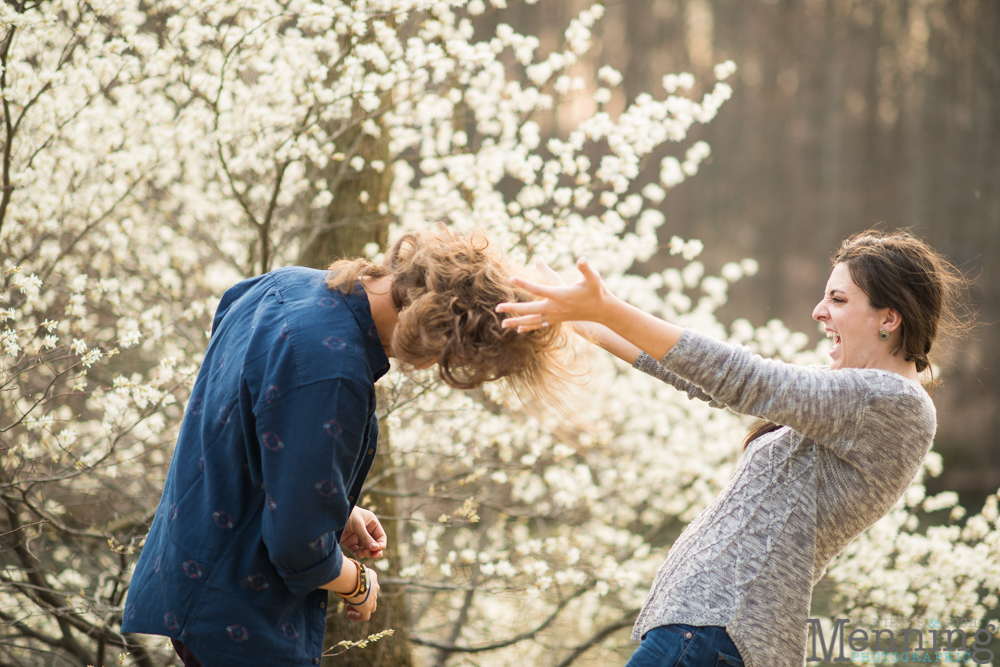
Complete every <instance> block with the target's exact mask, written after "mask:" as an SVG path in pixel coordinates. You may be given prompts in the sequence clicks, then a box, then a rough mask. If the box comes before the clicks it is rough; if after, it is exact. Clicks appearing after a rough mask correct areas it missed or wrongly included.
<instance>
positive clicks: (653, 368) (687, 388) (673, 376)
mask: <svg viewBox="0 0 1000 667" xmlns="http://www.w3.org/2000/svg"><path fill="white" fill-rule="evenodd" d="M632 368H635V369H636V370H640V371H642V372H643V373H645V374H646V375H650V376H652V377H654V378H656V379H657V380H659V381H660V382H665V383H667V384H669V385H670V386H671V387H673V388H675V389H679V390H680V391H683V392H684V393H686V394H687V395H688V398H690V399H692V400H694V399H698V400H699V401H706V402H707V403H708V404H709V405H710V406H712V407H713V408H724V407H726V406H725V405H724V404H723V403H720V402H719V401H717V400H715V399H714V398H712V397H711V396H709V395H708V394H706V393H705V392H704V391H702V390H701V388H700V387H698V386H697V385H696V384H694V383H693V382H688V381H687V380H685V379H684V378H682V377H681V376H679V375H677V373H673V372H671V371H668V370H667V369H666V368H664V367H663V366H661V365H660V364H659V362H657V361H656V359H654V358H653V357H651V356H649V355H648V354H646V353H645V352H641V353H639V356H638V357H637V358H636V360H635V361H634V362H632Z"/></svg>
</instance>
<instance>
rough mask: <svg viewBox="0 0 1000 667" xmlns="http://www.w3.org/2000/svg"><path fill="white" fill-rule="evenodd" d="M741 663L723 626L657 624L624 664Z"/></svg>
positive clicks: (705, 666)
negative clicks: (658, 625)
mask: <svg viewBox="0 0 1000 667" xmlns="http://www.w3.org/2000/svg"><path fill="white" fill-rule="evenodd" d="M734 666H735V667H743V658H742V657H741V656H740V652H739V651H737V650H736V645H735V644H733V640H732V639H730V638H729V634H728V633H726V629H725V628H720V627H718V626H715V625H705V626H695V625H681V624H674V625H661V626H660V627H658V628H653V629H652V630H650V631H649V632H647V633H646V636H645V637H643V638H642V643H640V644H639V648H638V649H637V650H636V652H635V653H633V654H632V659H631V660H629V661H628V664H627V665H625V667H734Z"/></svg>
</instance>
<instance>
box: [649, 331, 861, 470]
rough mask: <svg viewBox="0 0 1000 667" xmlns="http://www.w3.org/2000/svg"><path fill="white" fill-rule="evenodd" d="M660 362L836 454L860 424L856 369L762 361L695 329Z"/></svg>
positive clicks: (743, 410)
mask: <svg viewBox="0 0 1000 667" xmlns="http://www.w3.org/2000/svg"><path fill="white" fill-rule="evenodd" d="M660 363H661V364H662V365H663V366H664V368H666V369H667V370H669V371H673V372H674V373H676V374H677V375H679V376H681V377H682V378H686V379H688V380H690V381H691V382H693V383H694V384H695V385H697V386H698V387H699V388H701V389H702V390H703V391H704V392H705V393H706V394H707V395H709V396H711V397H713V398H714V399H715V400H717V401H719V402H720V403H723V404H724V405H726V406H727V407H728V408H729V409H731V410H732V411H733V412H737V413H740V414H745V415H753V416H755V417H761V418H763V419H768V420H770V421H773V422H775V423H777V424H781V425H783V426H790V427H791V428H792V429H794V430H796V431H798V432H799V433H802V434H803V435H805V436H807V437H809V438H812V439H813V440H814V441H816V442H817V443H819V444H821V445H824V446H827V447H828V448H831V449H833V450H834V452H835V453H837V454H838V455H844V454H846V452H847V450H848V449H850V447H851V444H852V443H853V441H854V440H855V438H856V436H857V434H858V433H859V432H860V430H861V428H862V425H863V423H864V418H865V411H866V407H867V404H868V398H867V383H866V382H865V379H864V377H863V376H862V375H861V373H860V372H858V371H856V370H855V369H844V370H839V371H831V370H829V369H824V368H820V367H817V366H797V365H795V364H789V363H785V362H782V361H776V360H774V359H764V358H763V357H761V356H760V355H758V354H753V353H752V352H751V351H750V350H749V349H747V348H745V347H739V346H736V345H731V344H729V343H725V342H723V341H720V340H716V339H714V338H711V337H709V336H706V335H704V334H701V333H698V332H696V331H694V330H693V329H687V330H685V332H684V335H683V336H682V337H681V339H680V341H678V342H677V344H676V345H674V347H673V348H671V350H670V351H669V352H667V354H666V355H664V357H663V359H662V360H661V361H660Z"/></svg>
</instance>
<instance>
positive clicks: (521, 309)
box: [496, 257, 609, 333]
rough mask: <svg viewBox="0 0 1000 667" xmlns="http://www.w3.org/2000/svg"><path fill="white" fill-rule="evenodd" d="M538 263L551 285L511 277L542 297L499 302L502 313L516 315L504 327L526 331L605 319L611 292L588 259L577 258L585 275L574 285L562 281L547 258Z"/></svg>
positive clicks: (545, 278) (504, 323)
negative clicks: (514, 301) (553, 325)
mask: <svg viewBox="0 0 1000 667" xmlns="http://www.w3.org/2000/svg"><path fill="white" fill-rule="evenodd" d="M536 266H538V269H539V271H540V272H541V273H542V279H543V280H544V281H545V282H546V283H548V284H542V283H535V282H531V281H530V280H525V279H523V278H517V277H515V278H511V282H513V283H514V284H515V285H517V286H519V287H523V288H524V289H526V290H527V291H529V292H531V293H532V294H534V295H535V296H539V297H542V298H541V299H539V300H538V301H527V302H523V303H512V302H507V303H501V304H499V305H498V306H497V308H496V310H497V312H498V313H512V314H513V315H514V317H508V318H506V319H504V321H503V322H502V323H501V326H503V328H505V329H509V328H511V327H517V332H518V333H523V332H526V331H534V330H535V329H541V328H542V327H545V326H549V325H551V324H559V323H561V322H571V321H588V322H600V321H601V319H602V318H603V316H604V315H605V306H606V304H605V301H606V300H607V298H608V296H609V294H608V291H607V289H605V287H604V281H602V280H601V277H600V276H599V275H598V274H597V272H596V271H594V270H593V269H592V268H590V265H589V264H588V263H587V260H586V259H584V258H582V257H581V258H580V259H578V260H577V262H576V268H577V269H579V270H580V273H581V274H583V280H581V281H580V282H578V283H576V284H573V285H564V284H562V280H561V279H560V278H559V276H558V274H556V272H555V271H553V270H552V269H550V268H549V267H548V266H547V265H546V264H545V262H544V261H542V260H538V261H537V262H536Z"/></svg>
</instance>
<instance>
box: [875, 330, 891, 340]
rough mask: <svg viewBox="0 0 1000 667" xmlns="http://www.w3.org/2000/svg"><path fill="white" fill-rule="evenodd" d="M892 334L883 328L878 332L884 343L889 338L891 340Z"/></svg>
mask: <svg viewBox="0 0 1000 667" xmlns="http://www.w3.org/2000/svg"><path fill="white" fill-rule="evenodd" d="M891 335H892V334H890V333H889V332H888V331H886V330H885V329H882V330H881V331H879V332H878V339H879V340H880V341H882V342H883V343H884V342H886V341H887V340H889V336H891Z"/></svg>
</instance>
